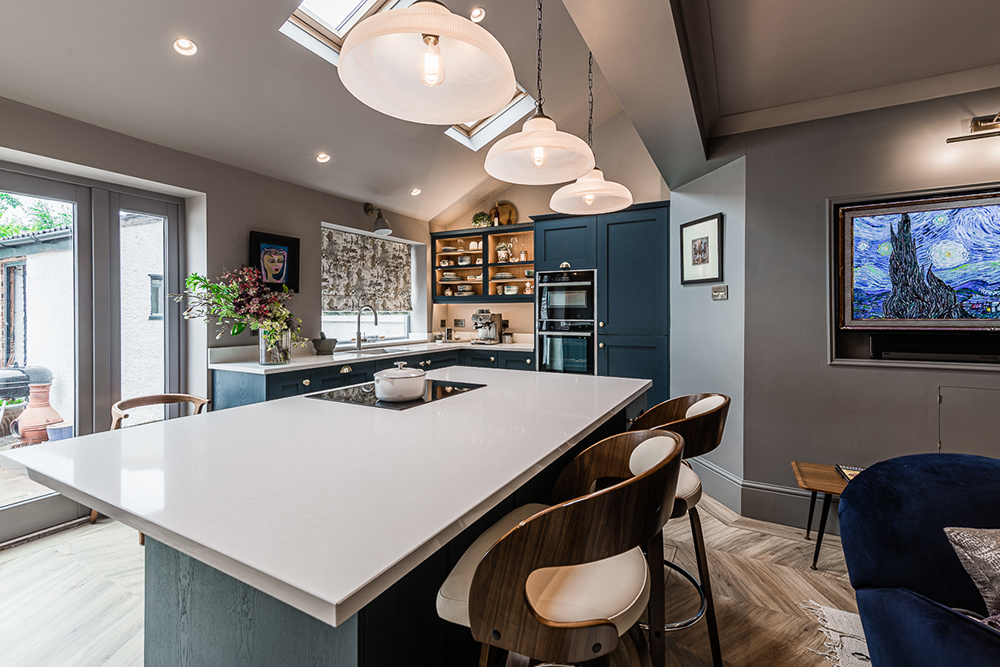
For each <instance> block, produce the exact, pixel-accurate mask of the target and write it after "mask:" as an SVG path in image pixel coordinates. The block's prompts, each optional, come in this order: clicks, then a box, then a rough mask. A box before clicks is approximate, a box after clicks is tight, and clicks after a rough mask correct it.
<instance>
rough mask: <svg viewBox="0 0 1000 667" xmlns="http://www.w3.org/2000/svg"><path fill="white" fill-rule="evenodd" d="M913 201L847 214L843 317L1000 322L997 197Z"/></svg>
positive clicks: (886, 321)
mask: <svg viewBox="0 0 1000 667" xmlns="http://www.w3.org/2000/svg"><path fill="white" fill-rule="evenodd" d="M966 201H968V199H966ZM990 201H991V202H993V201H996V200H995V199H991V200H990ZM944 205H945V206H947V205H948V203H945V204H944ZM915 208H918V210H913V209H910V210H903V211H900V209H899V208H896V209H895V210H896V211H899V212H893V213H888V212H886V213H883V212H882V210H884V209H881V210H880V209H879V208H877V207H869V208H868V210H867V211H864V210H859V211H858V212H857V213H856V214H854V215H850V216H847V218H846V219H845V223H846V224H845V226H847V225H849V227H848V228H847V229H844V230H843V231H844V232H846V235H845V236H844V237H842V238H843V242H844V243H845V244H847V243H849V244H850V253H849V254H845V258H846V257H850V267H849V268H850V271H849V280H850V284H849V285H844V286H843V287H844V288H845V289H844V290H842V291H841V294H842V295H843V296H844V300H845V301H847V297H848V294H849V295H850V304H849V307H848V304H847V303H844V304H843V305H844V306H845V307H844V308H843V311H842V315H843V318H842V324H843V325H848V326H847V328H882V327H884V326H887V327H889V328H915V329H920V328H961V329H993V328H996V327H998V326H1000V203H990V204H984V205H977V206H961V207H956V208H943V207H942V208H935V209H930V208H929V207H923V206H921V207H915ZM868 212H870V214H868ZM845 250H846V248H845ZM844 268H848V267H844ZM848 290H850V291H848Z"/></svg>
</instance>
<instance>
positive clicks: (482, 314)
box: [472, 308, 503, 345]
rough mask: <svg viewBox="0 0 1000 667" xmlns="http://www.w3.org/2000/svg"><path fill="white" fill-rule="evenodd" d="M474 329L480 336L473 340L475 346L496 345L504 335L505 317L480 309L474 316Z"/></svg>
mask: <svg viewBox="0 0 1000 667" xmlns="http://www.w3.org/2000/svg"><path fill="white" fill-rule="evenodd" d="M472 328H473V329H477V330H478V331H479V335H478V336H477V337H475V338H473V339H472V343H473V344H474V345H496V344H497V343H499V342H500V334H502V333H503V315H501V314H500V313H491V312H490V311H489V309H487V308H480V309H479V310H477V311H476V312H475V313H473V314H472Z"/></svg>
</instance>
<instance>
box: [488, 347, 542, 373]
mask: <svg viewBox="0 0 1000 667" xmlns="http://www.w3.org/2000/svg"><path fill="white" fill-rule="evenodd" d="M497 364H498V366H499V367H500V368H507V369H509V370H515V371H530V370H534V369H535V351H534V350H526V351H524V352H511V351H507V350H504V351H501V352H498V353H497Z"/></svg>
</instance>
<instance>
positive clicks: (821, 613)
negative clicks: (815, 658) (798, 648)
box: [799, 600, 872, 667]
mask: <svg viewBox="0 0 1000 667" xmlns="http://www.w3.org/2000/svg"><path fill="white" fill-rule="evenodd" d="M799 606H800V607H802V608H803V609H805V610H806V611H808V612H811V613H812V614H814V615H815V616H816V619H817V620H818V621H819V624H820V630H821V631H822V632H823V634H824V635H826V639H827V641H826V647H827V651H826V652H825V653H820V655H822V656H824V657H825V658H826V659H827V661H828V662H829V663H830V664H831V665H837V666H838V667H870V665H871V662H872V661H871V658H869V657H868V644H867V642H866V641H865V631H864V629H863V628H862V627H861V617H860V616H858V615H857V614H852V613H851V612H849V611H841V610H839V609H833V608H831V607H824V606H823V605H821V604H819V603H817V602H813V601H812V600H809V601H808V602H800V603H799Z"/></svg>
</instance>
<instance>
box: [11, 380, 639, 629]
mask: <svg viewBox="0 0 1000 667" xmlns="http://www.w3.org/2000/svg"><path fill="white" fill-rule="evenodd" d="M428 377H429V378H433V379H438V380H452V381H458V382H473V383H481V384H485V385H486V386H485V387H483V388H481V389H476V390H473V391H469V392H466V393H461V394H457V395H454V396H450V397H448V398H446V399H442V400H439V401H435V402H433V403H428V404H424V405H419V406H417V407H413V408H410V409H407V410H402V411H395V410H387V409H383V408H378V407H372V406H364V405H352V404H346V403H335V402H331V401H324V400H317V399H314V398H309V397H307V396H298V397H295V398H287V399H282V400H276V401H270V402H267V403H258V404H254V405H248V406H244V407H239V408H232V409H229V410H220V411H218V412H210V413H207V414H203V415H196V416H191V417H184V418H181V419H175V420H171V421H168V422H158V423H153V424H146V425H142V426H136V427H133V428H126V429H123V430H119V431H111V432H107V433H99V434H95V435H90V436H84V437H80V438H74V439H70V440H62V441H58V442H52V443H45V444H42V445H37V446H33V447H25V448H22V449H17V450H12V451H7V452H3V454H2V458H6V459H8V460H9V461H12V462H14V463H16V464H18V465H22V466H24V467H26V468H27V469H28V471H29V474H30V475H31V477H32V478H33V479H35V480H36V481H38V482H40V483H42V484H45V485H47V486H49V487H51V488H53V489H55V490H56V491H59V492H60V493H62V494H64V495H66V496H68V497H69V498H71V499H73V500H76V501H77V502H80V503H82V504H83V505H85V506H87V507H91V508H95V509H97V510H98V511H100V512H101V513H104V514H107V515H108V516H110V517H112V518H115V519H118V520H120V521H122V522H124V523H125V524H127V525H130V526H132V527H134V528H136V529H138V530H141V531H143V532H145V533H146V534H147V535H149V536H150V537H152V538H154V539H156V540H158V541H160V542H162V543H164V544H166V545H168V546H170V547H173V548H174V549H177V550H179V551H181V552H184V553H186V554H188V555H189V556H192V557H194V558H197V559H198V560H200V561H202V562H204V563H207V564H208V565H210V566H212V567H214V568H216V569H218V570H221V571H222V572H225V573H226V574H229V575H231V576H233V577H235V578H237V579H239V580H241V581H243V582H245V583H247V584H250V585H251V586H254V587H256V588H258V589H260V590H262V591H264V592H266V593H268V594H270V595H272V596H274V597H276V598H278V599H279V600H282V601H284V602H286V603H288V604H290V605H291V606H293V607H296V608H297V609H300V610H301V611H303V612H305V613H307V614H310V615H312V616H314V617H316V618H319V619H321V620H323V621H325V622H327V623H329V624H332V625H338V624H340V623H343V622H344V621H346V620H347V619H348V618H350V617H351V616H352V615H353V614H355V613H356V612H358V611H359V610H360V609H361V608H362V607H363V606H365V605H366V604H368V603H369V602H371V601H372V600H374V599H375V598H376V597H377V596H378V595H379V594H380V593H381V592H382V591H384V590H386V589H387V588H388V587H389V586H391V585H392V584H393V583H395V582H396V581H398V580H399V579H401V578H402V577H403V576H404V575H405V574H406V573H407V572H409V571H410V570H412V569H413V568H414V567H416V566H417V565H418V564H419V563H420V562H422V561H423V560H424V559H425V558H427V557H428V556H429V555H430V554H432V553H433V552H434V551H436V550H437V549H438V548H439V547H440V546H441V545H443V544H444V543H446V542H447V541H448V540H450V539H452V538H453V537H455V536H456V535H457V534H458V533H460V532H461V531H462V530H463V529H464V528H465V527H467V526H469V525H470V524H471V523H472V522H474V521H475V520H476V519H478V518H479V517H481V516H483V515H484V514H485V513H486V512H487V511H488V510H489V509H491V508H492V507H494V506H495V505H496V504H497V503H498V502H500V501H501V500H502V499H503V498H505V497H506V496H507V495H509V494H510V493H511V492H512V491H514V490H515V489H517V488H518V487H519V486H521V485H522V484H524V483H525V482H526V481H527V480H529V479H530V478H531V477H532V476H534V475H535V474H536V473H538V472H539V471H541V470H542V469H543V468H544V467H545V466H546V465H548V464H550V463H551V462H553V461H554V460H555V459H556V458H557V457H558V456H559V455H560V454H561V453H563V452H565V451H567V450H568V449H569V448H570V447H572V446H573V445H574V444H576V443H578V442H580V441H581V440H582V439H583V438H585V437H586V436H587V435H588V434H589V433H591V432H592V431H593V430H594V429H596V428H597V427H598V426H600V425H601V424H602V423H603V422H605V421H606V420H607V419H608V418H609V417H610V416H611V415H613V414H614V413H616V412H618V411H619V410H621V409H624V408H625V406H627V405H628V404H629V403H631V402H632V401H633V400H634V399H636V398H638V397H639V396H641V395H642V394H643V392H645V391H646V390H647V389H648V388H649V386H650V382H649V381H646V380H633V379H624V378H608V377H594V376H579V375H561V374H552V373H534V372H527V371H511V370H500V369H488V368H469V367H461V366H457V367H451V368H445V369H440V370H436V371H432V372H430V373H428Z"/></svg>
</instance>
